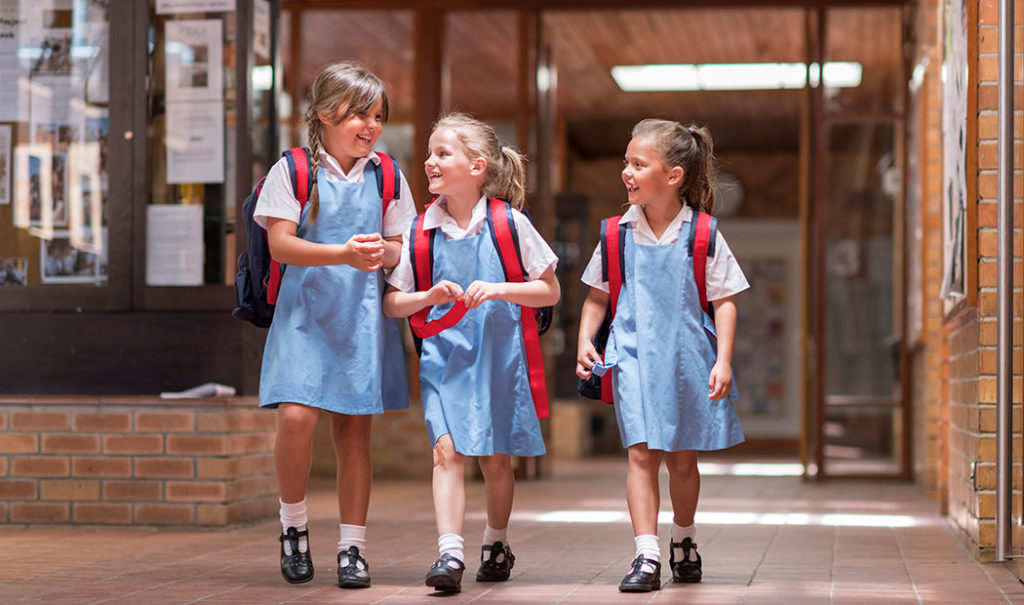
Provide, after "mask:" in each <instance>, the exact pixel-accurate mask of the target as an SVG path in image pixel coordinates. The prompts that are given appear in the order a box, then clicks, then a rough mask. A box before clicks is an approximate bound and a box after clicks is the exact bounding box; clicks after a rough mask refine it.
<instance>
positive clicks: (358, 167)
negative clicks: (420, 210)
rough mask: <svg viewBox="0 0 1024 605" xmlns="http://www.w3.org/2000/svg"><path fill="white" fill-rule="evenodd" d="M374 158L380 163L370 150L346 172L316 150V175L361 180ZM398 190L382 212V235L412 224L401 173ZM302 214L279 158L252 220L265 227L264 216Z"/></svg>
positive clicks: (408, 194)
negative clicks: (318, 164)
mask: <svg viewBox="0 0 1024 605" xmlns="http://www.w3.org/2000/svg"><path fill="white" fill-rule="evenodd" d="M371 161H372V162H376V163H377V165H378V166H379V165H380V156H379V155H377V153H376V152H373V151H371V152H370V154H369V155H367V156H366V157H362V158H359V159H358V160H356V163H355V165H354V166H352V170H349V171H348V174H346V173H345V171H344V170H342V169H341V165H340V164H338V160H336V159H334V156H332V155H331V154H329V153H327V152H326V151H323V150H321V151H320V169H321V170H320V178H323V179H326V180H328V181H341V182H346V183H362V182H363V181H364V180H365V176H364V173H363V170H365V169H366V163H367V162H371ZM399 180H400V181H401V183H402V184H401V192H400V193H399V196H398V198H397V199H396V200H395V201H394V202H392V203H391V205H390V206H388V211H387V212H386V213H384V232H383V233H381V235H382V236H384V237H391V236H393V235H400V234H402V233H404V232H405V231H406V229H408V227H409V225H410V224H412V220H413V219H414V218H416V204H415V203H414V202H413V199H412V191H411V190H410V189H409V184H408V182H406V178H405V175H404V174H403V175H401V178H400V179H399ZM301 214H302V206H301V205H299V200H297V199H295V193H294V192H293V191H292V179H291V176H290V175H289V174H288V160H287V159H286V158H283V157H282V158H281V159H280V160H278V161H277V163H276V164H274V165H273V167H271V169H270V172H269V173H267V180H266V181H264V182H263V189H261V190H260V197H259V199H258V200H256V208H255V210H254V211H253V220H255V221H256V224H257V225H259V226H261V227H263V228H264V229H266V228H267V218H268V217H274V218H283V219H285V220H289V221H291V222H293V223H295V224H298V223H299V217H300V216H301Z"/></svg>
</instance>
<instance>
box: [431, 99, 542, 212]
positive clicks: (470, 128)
mask: <svg viewBox="0 0 1024 605" xmlns="http://www.w3.org/2000/svg"><path fill="white" fill-rule="evenodd" d="M446 128H447V129H448V130H451V131H452V132H454V133H455V136H456V138H458V139H459V142H460V143H462V146H463V147H465V148H466V155H467V156H469V158H470V159H475V158H483V159H485V160H487V171H486V172H485V173H484V185H483V194H484V195H485V196H486V197H487V198H488V199H490V198H494V197H496V198H501V199H503V200H505V201H506V202H508V203H509V204H512V207H513V208H515V209H516V210H522V208H523V204H524V203H525V202H526V157H525V156H523V154H521V153H519V151H518V150H517V149H515V148H514V147H508V146H504V147H503V146H502V145H501V143H500V142H499V141H498V133H496V132H495V131H494V128H493V127H491V125H490V124H487V123H485V122H481V121H480V120H477V119H475V118H472V117H470V116H469V115H468V114H464V113H449V114H446V115H444V116H442V117H441V118H440V119H439V120H438V121H437V122H435V123H434V129H433V130H432V131H431V132H432V133H433V132H437V131H438V130H443V129H446Z"/></svg>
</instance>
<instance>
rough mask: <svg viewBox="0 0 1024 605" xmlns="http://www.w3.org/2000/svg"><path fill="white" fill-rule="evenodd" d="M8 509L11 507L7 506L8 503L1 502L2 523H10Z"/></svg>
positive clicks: (0, 516)
mask: <svg viewBox="0 0 1024 605" xmlns="http://www.w3.org/2000/svg"><path fill="white" fill-rule="evenodd" d="M8 508H9V507H8V506H7V503H6V502H0V523H7V522H8V521H9V519H8V518H7V509H8Z"/></svg>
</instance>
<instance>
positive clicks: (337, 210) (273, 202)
mask: <svg viewBox="0 0 1024 605" xmlns="http://www.w3.org/2000/svg"><path fill="white" fill-rule="evenodd" d="M387 117H388V98H387V91H386V90H385V86H384V83H383V82H382V81H381V80H380V79H379V78H378V77H377V76H375V75H374V74H372V73H371V72H369V71H368V70H367V69H366V68H365V67H363V66H361V65H359V64H356V63H338V64H335V65H330V66H328V67H326V68H324V70H323V71H321V72H320V74H319V75H318V76H317V78H316V81H315V82H314V83H313V88H312V90H311V92H310V98H309V108H308V109H307V111H306V114H305V121H306V126H307V129H308V135H309V155H310V166H311V171H310V174H311V175H313V178H314V180H313V190H312V192H311V194H310V197H309V201H308V203H307V204H306V205H305V207H302V205H301V204H300V203H299V201H298V200H297V199H296V197H295V194H294V190H293V188H292V184H291V182H290V176H289V171H288V165H287V160H286V159H282V160H281V161H279V162H278V163H277V164H275V165H274V167H273V168H272V169H271V170H270V173H269V174H268V175H267V179H266V181H265V183H264V185H263V189H262V191H261V193H260V197H259V200H258V201H257V204H256V209H255V212H254V218H255V220H256V222H258V223H259V224H260V225H262V226H263V227H264V228H265V229H266V230H267V241H268V243H269V246H270V252H271V254H272V255H273V257H274V258H275V259H276V260H278V261H280V262H281V263H282V264H287V265H288V269H287V271H285V274H284V277H283V279H282V282H281V287H280V292H279V295H278V302H277V306H276V310H275V312H274V321H273V323H272V324H271V326H270V332H269V334H268V335H267V343H266V348H265V349H264V352H263V369H262V374H261V376H260V405H261V406H263V407H268V408H277V439H276V442H275V445H274V461H275V464H276V467H277V481H278V487H279V489H280V493H281V497H280V502H281V527H282V530H283V533H282V535H281V537H280V542H281V573H282V575H283V576H284V579H285V580H286V581H288V582H290V583H301V582H308V581H309V580H311V579H312V578H313V561H312V558H311V555H310V552H309V544H308V532H309V530H308V529H307V527H306V523H307V512H306V500H305V496H306V484H307V483H308V481H309V470H310V465H311V462H312V444H313V433H314V430H315V428H316V423H317V418H318V417H319V415H320V411H321V410H326V411H328V412H330V413H331V437H332V439H333V442H334V450H335V453H336V455H337V458H338V507H339V510H340V520H341V526H340V533H341V539H340V541H339V542H338V585H339V586H340V587H342V588H365V587H368V586H369V585H370V575H369V568H368V566H367V564H366V558H365V557H366V514H367V508H368V506H369V498H370V420H371V419H372V417H373V416H372V415H373V414H380V413H382V412H383V411H384V410H385V409H400V408H405V407H408V405H409V395H408V389H407V382H406V377H405V365H404V358H403V356H402V349H401V341H400V336H399V332H398V326H397V324H396V323H395V321H394V320H389V319H386V318H385V317H384V316H383V314H382V313H381V303H380V294H381V292H382V290H383V285H384V284H383V276H382V271H380V269H381V268H382V267H393V266H395V263H397V262H398V255H399V252H400V251H401V234H402V232H403V231H405V228H406V227H407V226H408V225H409V222H410V221H411V220H412V218H413V217H414V216H415V215H416V209H415V205H414V204H413V200H412V194H411V193H410V192H409V188H408V185H407V184H406V182H405V178H404V177H403V178H402V179H401V181H402V186H401V192H400V194H399V196H398V198H396V199H395V200H394V201H393V202H392V203H390V204H389V205H388V206H387V211H386V213H382V212H381V208H382V205H381V204H382V201H381V196H380V193H379V192H378V190H377V184H376V176H375V171H376V170H379V168H378V166H379V164H380V162H381V158H380V157H379V156H378V155H377V154H376V153H374V151H373V146H374V144H375V143H376V142H377V139H378V138H379V137H380V134H381V129H382V128H383V127H384V122H385V121H386V120H387ZM388 201H390V200H388ZM382 214H383V216H382Z"/></svg>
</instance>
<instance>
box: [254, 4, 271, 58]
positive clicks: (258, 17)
mask: <svg viewBox="0 0 1024 605" xmlns="http://www.w3.org/2000/svg"><path fill="white" fill-rule="evenodd" d="M252 50H253V52H254V53H256V56H257V57H261V58H263V59H264V60H268V61H269V60H270V1H269V0H256V2H255V3H253V5H252Z"/></svg>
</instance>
